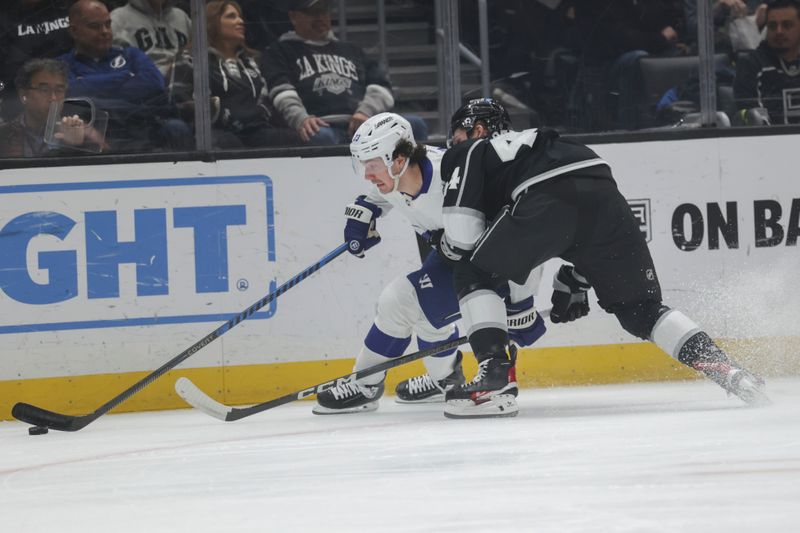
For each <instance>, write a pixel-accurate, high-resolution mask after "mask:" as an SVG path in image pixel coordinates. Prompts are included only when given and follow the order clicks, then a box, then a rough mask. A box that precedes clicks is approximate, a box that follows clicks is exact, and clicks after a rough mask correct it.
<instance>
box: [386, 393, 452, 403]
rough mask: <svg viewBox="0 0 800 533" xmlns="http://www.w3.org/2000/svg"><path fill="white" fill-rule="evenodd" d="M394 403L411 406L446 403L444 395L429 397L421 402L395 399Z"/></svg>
mask: <svg viewBox="0 0 800 533" xmlns="http://www.w3.org/2000/svg"><path fill="white" fill-rule="evenodd" d="M394 401H395V403H400V404H403V405H409V404H415V403H444V394H436V395H434V396H429V397H427V398H423V399H421V400H402V399H400V398H395V399H394Z"/></svg>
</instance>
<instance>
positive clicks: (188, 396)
mask: <svg viewBox="0 0 800 533" xmlns="http://www.w3.org/2000/svg"><path fill="white" fill-rule="evenodd" d="M465 342H467V337H459V338H458V339H455V340H452V341H447V342H444V343H442V344H437V345H436V346H431V347H430V348H426V349H424V350H420V351H418V352H414V353H410V354H408V355H404V356H402V357H398V358H396V359H390V360H389V361H386V362H385V363H381V364H379V365H375V366H372V367H369V368H365V369H363V370H359V371H357V372H352V373H350V374H347V375H346V376H342V377H339V378H336V379H334V380H331V381H325V382H324V383H320V384H319V385H314V386H313V387H308V388H306V389H303V390H300V391H297V392H293V393H291V394H287V395H285V396H281V397H280V398H275V399H274V400H269V401H267V402H264V403H259V404H256V405H251V406H250V407H231V406H229V405H225V404H222V403H220V402H218V401H216V400H215V399H213V398H211V397H210V396H209V395H208V394H206V393H205V392H203V391H202V390H200V388H199V387H197V385H195V384H194V383H192V381H191V380H190V379H188V378H183V377H182V378H179V379H178V381H176V382H175V391H176V392H177V393H178V394H179V395H180V397H181V398H183V399H184V400H186V403H188V404H189V405H191V406H192V407H194V408H196V409H198V410H199V411H202V412H204V413H206V414H207V415H209V416H213V417H214V418H218V419H220V420H222V421H224V422H233V421H234V420H240V419H242V418H246V417H248V416H252V415H254V414H256V413H260V412H262V411H266V410H268V409H273V408H275V407H278V406H280V405H284V404H287V403H291V402H293V401H295V400H302V399H303V398H308V397H309V396H312V395H314V394H319V393H320V392H323V391H326V390H328V389H331V388H333V387H336V386H339V385H341V384H343V383H347V382H353V381H356V380H358V379H361V378H364V377H367V376H371V375H372V374H377V373H378V372H383V371H384V370H389V369H390V368H394V367H397V366H400V365H404V364H406V363H410V362H412V361H416V360H417V359H422V358H423V357H428V356H430V355H436V354H437V353H441V352H445V351H447V350H451V349H453V348H457V347H458V346H461V345H462V344H464V343H465Z"/></svg>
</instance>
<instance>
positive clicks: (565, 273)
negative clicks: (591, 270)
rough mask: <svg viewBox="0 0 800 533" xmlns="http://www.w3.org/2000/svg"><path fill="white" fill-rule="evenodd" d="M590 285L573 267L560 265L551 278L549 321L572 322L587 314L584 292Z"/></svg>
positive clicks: (587, 307)
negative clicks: (551, 291)
mask: <svg viewBox="0 0 800 533" xmlns="http://www.w3.org/2000/svg"><path fill="white" fill-rule="evenodd" d="M589 289H591V285H589V282H588V281H586V278H584V277H583V275H581V274H580V273H579V272H578V271H577V270H576V269H575V267H573V266H570V265H562V266H561V268H559V269H558V272H556V275H555V276H554V277H553V296H552V297H551V298H550V301H551V302H553V309H552V310H551V311H550V320H552V321H553V322H554V323H556V324H558V323H559V322H572V321H573V320H577V319H579V318H581V317H584V316H586V315H588V314H589V298H588V297H587V296H586V292H587V291H588V290H589Z"/></svg>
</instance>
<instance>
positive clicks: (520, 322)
mask: <svg viewBox="0 0 800 533" xmlns="http://www.w3.org/2000/svg"><path fill="white" fill-rule="evenodd" d="M506 317H507V318H506V322H507V324H508V338H509V340H511V341H512V342H514V343H516V344H517V345H519V346H530V345H531V344H533V343H534V342H536V340H537V339H538V338H539V337H541V336H542V335H544V332H545V331H546V330H547V328H546V327H545V325H544V319H543V318H542V317H541V316H539V313H537V312H536V308H535V307H534V306H533V296H528V297H527V298H525V299H524V300H522V301H521V302H517V303H511V300H510V299H509V298H506Z"/></svg>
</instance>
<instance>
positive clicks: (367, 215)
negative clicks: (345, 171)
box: [344, 196, 381, 257]
mask: <svg viewBox="0 0 800 533" xmlns="http://www.w3.org/2000/svg"><path fill="white" fill-rule="evenodd" d="M344 216H345V217H347V223H346V224H345V226H344V242H346V243H347V251H348V252H350V253H351V254H353V255H354V256H356V257H364V252H365V251H366V250H369V249H370V248H372V247H373V246H375V245H376V244H378V243H379V242H381V236H380V234H378V232H377V230H376V229H375V220H376V219H377V218H378V217H379V216H381V208H380V207H378V206H377V205H375V204H373V203H370V202H368V201H367V200H366V196H359V197H358V198H356V201H355V202H353V203H352V204H349V205H348V206H347V207H346V208H345V210H344Z"/></svg>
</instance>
